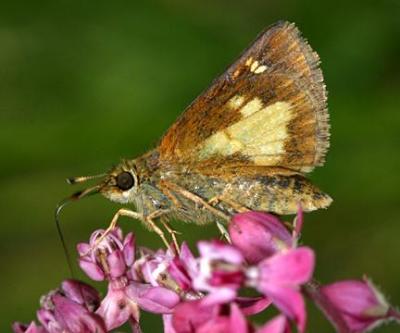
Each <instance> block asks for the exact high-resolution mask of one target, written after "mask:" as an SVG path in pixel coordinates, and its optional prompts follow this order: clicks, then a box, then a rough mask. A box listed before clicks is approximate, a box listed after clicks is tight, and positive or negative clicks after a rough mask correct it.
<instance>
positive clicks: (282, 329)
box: [257, 315, 290, 333]
mask: <svg viewBox="0 0 400 333" xmlns="http://www.w3.org/2000/svg"><path fill="white" fill-rule="evenodd" d="M257 333H290V327H289V325H288V322H287V319H286V317H285V316H282V315H280V316H277V317H275V318H273V319H271V320H270V321H269V322H267V323H266V324H265V325H264V326H263V327H261V328H260V329H258V330H257Z"/></svg>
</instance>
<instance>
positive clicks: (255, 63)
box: [250, 60, 259, 72]
mask: <svg viewBox="0 0 400 333" xmlns="http://www.w3.org/2000/svg"><path fill="white" fill-rule="evenodd" d="M258 65H259V63H258V61H257V60H256V61H254V62H253V63H252V64H251V66H250V71H251V72H254V71H255V70H256V68H257V67H258Z"/></svg>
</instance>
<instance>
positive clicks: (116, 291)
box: [96, 281, 180, 330]
mask: <svg viewBox="0 0 400 333" xmlns="http://www.w3.org/2000/svg"><path fill="white" fill-rule="evenodd" d="M179 301H180V298H179V296H178V295H177V294H176V293H175V292H173V291H172V290H169V289H166V288H161V287H152V286H151V285H149V284H143V283H137V282H134V281H129V282H128V281H126V284H123V283H122V282H121V281H118V283H115V282H112V283H110V284H109V286H108V293H107V295H106V297H105V298H104V300H103V301H102V302H101V305H100V308H99V309H98V310H97V312H96V313H97V314H99V315H100V316H101V317H102V318H104V322H105V323H106V327H107V329H108V330H112V329H114V328H117V327H119V326H121V325H123V324H124V323H126V322H127V321H130V322H132V323H138V322H139V317H140V310H139V308H140V309H143V310H145V311H149V312H152V313H160V314H168V313H171V312H172V310H173V308H174V307H175V305H177V304H178V303H179Z"/></svg>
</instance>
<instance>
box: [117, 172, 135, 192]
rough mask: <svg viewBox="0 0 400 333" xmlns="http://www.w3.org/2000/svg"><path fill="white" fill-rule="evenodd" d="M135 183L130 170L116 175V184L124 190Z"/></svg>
mask: <svg viewBox="0 0 400 333" xmlns="http://www.w3.org/2000/svg"><path fill="white" fill-rule="evenodd" d="M133 185H135V180H134V179H133V176H132V175H131V173H130V172H122V173H120V174H119V175H118V176H117V186H118V187H119V188H120V189H121V190H122V191H126V190H129V189H130V188H132V187H133Z"/></svg>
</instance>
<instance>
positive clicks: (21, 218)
mask: <svg viewBox="0 0 400 333" xmlns="http://www.w3.org/2000/svg"><path fill="white" fill-rule="evenodd" d="M1 7H2V8H1V11H0V149H1V150H0V151H1V154H0V159H1V163H0V179H1V181H0V182H1V183H0V184H1V188H0V196H1V197H0V205H1V207H2V208H1V229H0V249H1V251H0V256H1V266H2V268H1V273H0V280H1V283H0V288H1V297H0V313H1V319H0V321H1V323H0V331H1V332H8V331H10V323H11V322H12V321H13V320H16V319H18V320H21V321H29V320H31V319H32V318H33V317H34V316H35V309H36V308H37V306H38V300H39V296H40V295H41V294H43V293H45V292H46V291H47V290H48V289H50V288H54V287H56V286H57V285H59V283H60V281H61V280H62V279H63V278H65V277H67V276H68V275H69V272H68V269H67V265H66V262H65V259H64V254H63V251H62V248H61V245H60V242H59V239H58V236H57V234H56V228H55V225H54V220H53V211H54V207H55V205H56V203H57V202H58V201H59V200H60V199H62V198H64V197H66V196H67V195H69V194H70V193H72V191H75V190H77V189H78V188H79V186H78V187H77V188H70V187H69V186H68V185H67V184H66V183H65V181H64V179H65V178H66V177H67V176H72V175H86V174H94V173H98V172H103V171H104V170H107V169H108V168H109V167H110V166H112V165H113V164H115V163H117V162H118V161H119V160H120V159H121V158H123V157H134V156H136V155H138V154H140V153H142V152H144V151H146V150H147V149H149V148H150V147H152V146H153V145H155V144H156V143H157V140H158V138H159V137H160V136H161V135H162V133H163V132H164V131H165V130H166V129H167V128H168V126H169V125H170V124H171V123H172V122H173V121H174V119H175V118H176V117H177V116H178V115H179V114H180V113H181V112H182V110H183V109H184V108H185V106H186V105H188V104H189V103H190V102H191V100H193V99H194V98H195V97H196V95H198V94H199V93H200V92H201V91H202V90H203V89H204V88H206V87H207V86H208V84H209V83H210V81H211V80H212V79H213V78H214V77H215V76H217V75H218V74H220V73H221V72H222V71H223V70H224V68H225V67H226V66H227V65H228V64H229V63H230V62H231V61H233V60H234V59H235V57H236V56H237V55H238V54H239V53H240V52H241V51H242V49H244V48H245V47H246V46H247V45H248V43H249V42H250V41H252V40H253V39H254V37H255V36H256V35H257V34H258V32H259V31H261V30H262V29H263V28H264V27H266V26H268V25H270V24H272V23H274V22H275V21H277V20H279V19H287V20H290V21H294V22H296V23H297V25H298V26H299V28H300V29H301V30H302V31H303V34H304V35H305V36H306V37H307V38H308V40H309V41H310V43H311V45H312V46H313V48H314V49H315V50H317V51H318V53H319V54H320V56H321V59H322V62H323V63H322V68H323V71H324V74H325V78H326V83H327V86H328V90H329V109H330V114H331V122H332V148H331V150H330V153H329V155H328V159H327V163H326V166H325V167H323V168H319V169H318V170H316V171H315V172H314V173H313V174H312V176H311V178H312V180H313V181H314V182H315V183H316V184H318V185H320V187H321V188H322V189H324V190H325V191H326V192H328V193H329V194H331V195H332V196H333V198H334V199H335V201H334V204H333V205H332V206H331V208H329V210H327V211H321V212H316V213H313V214H308V215H307V216H306V224H305V229H304V242H305V243H307V244H309V245H311V246H312V247H314V248H315V249H316V251H317V254H318V266H317V270H316V276H317V277H318V278H319V279H320V280H321V281H322V282H324V283H327V282H331V281H334V280H337V279H347V278H352V277H355V278H358V277H361V276H362V275H363V274H364V273H367V274H368V275H369V276H370V277H371V278H372V279H373V280H374V281H375V282H376V283H378V284H379V285H380V286H382V288H383V290H384V291H385V292H386V293H387V294H388V295H390V300H391V301H392V302H393V303H395V304H399V305H400V264H399V256H400V248H399V247H400V240H399V237H400V214H399V208H400V207H399V203H400V200H399V194H400V190H399V188H400V176H399V170H400V154H399V152H400V66H399V61H400V1H399V0H380V1H378V0H376V1H370V0H363V1H340V0H339V1H318V0H314V1H311V0H310V1H294V0H279V1H278V0H274V1H273V0H270V1H268V0H263V1H261V0H260V1H257V0H251V1H229V0H223V1H213V0H203V1H185V0H171V1H141V2H138V1H115V2H105V1H104V2H103V1H30V0H16V1H12V2H11V1H8V2H3V3H2V6H1ZM117 208H118V206H117V205H115V204H112V203H109V202H108V201H106V200H105V199H103V198H101V197H92V198H91V199H87V200H84V201H82V202H80V203H77V204H73V205H71V206H69V207H68V208H67V209H66V210H65V212H64V214H63V216H62V220H63V223H64V224H63V226H64V231H65V237H66V238H67V241H68V244H69V246H70V248H71V251H73V248H74V244H76V243H77V242H78V241H80V240H85V239H86V238H87V237H88V235H89V234H90V232H91V231H93V230H94V229H96V228H98V227H105V226H106V225H108V222H109V221H110V219H111V217H112V216H113V213H114V212H115V211H116V209H117ZM122 225H123V227H124V228H125V230H130V229H134V230H135V232H136V233H137V235H138V240H139V243H140V244H142V245H147V246H153V247H156V246H160V245H161V244H160V242H159V240H158V238H157V237H156V236H155V235H154V234H150V233H149V232H147V231H145V230H144V229H143V228H142V227H141V226H140V224H139V222H134V221H131V220H122ZM176 227H177V228H178V229H180V230H181V231H183V232H184V237H183V238H185V239H187V240H189V241H190V243H191V244H194V241H195V240H196V239H199V238H200V237H206V238H207V237H211V236H212V235H216V234H217V232H216V229H214V228H212V227H209V228H199V227H196V226H189V225H176ZM80 276H81V277H83V276H82V275H80ZM309 308H310V311H311V312H310V319H309V331H310V332H333V329H332V328H331V327H330V325H329V324H327V323H326V322H325V321H324V319H323V317H322V316H321V315H320V314H319V313H318V312H317V311H315V310H313V307H312V305H310V306H309ZM142 323H143V329H144V332H158V331H161V326H160V325H161V324H160V322H159V320H158V318H157V319H154V318H153V317H149V316H147V315H144V316H143V320H142ZM379 332H399V328H398V327H396V326H394V325H388V326H386V327H384V328H381V329H380V330H379Z"/></svg>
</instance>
